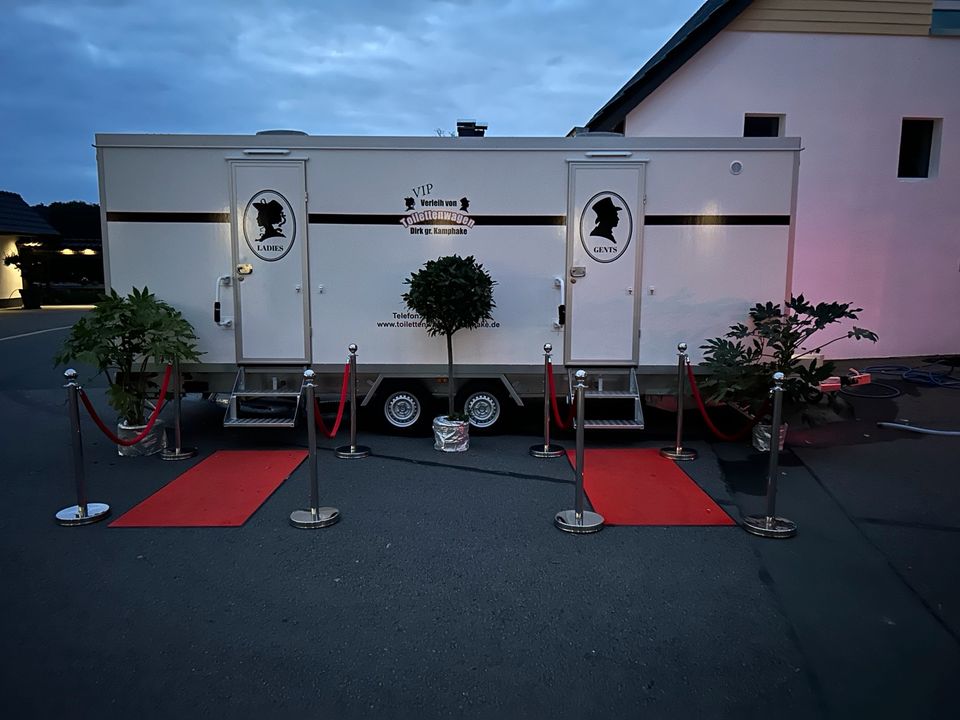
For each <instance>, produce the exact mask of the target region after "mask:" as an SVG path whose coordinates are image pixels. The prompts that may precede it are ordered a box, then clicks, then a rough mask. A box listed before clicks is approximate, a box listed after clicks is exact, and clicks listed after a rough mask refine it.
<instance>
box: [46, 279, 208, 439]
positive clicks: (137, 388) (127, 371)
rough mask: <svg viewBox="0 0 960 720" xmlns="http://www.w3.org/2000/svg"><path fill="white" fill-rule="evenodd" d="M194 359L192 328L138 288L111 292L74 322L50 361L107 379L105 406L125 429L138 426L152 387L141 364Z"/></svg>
mask: <svg viewBox="0 0 960 720" xmlns="http://www.w3.org/2000/svg"><path fill="white" fill-rule="evenodd" d="M199 357H200V353H199V352H197V336H196V334H195V333H194V330H193V326H192V325H191V324H190V323H189V322H188V321H187V320H186V319H185V318H184V317H183V315H182V314H181V313H180V311H179V310H175V309H174V308H173V307H171V306H170V305H168V304H167V303H166V302H164V301H163V300H159V299H157V296H156V295H154V294H153V293H151V292H150V291H149V290H148V289H147V288H146V287H144V288H143V290H137V289H136V288H134V289H133V290H132V291H131V293H130V294H129V295H127V296H125V297H124V296H121V295H119V294H118V293H117V291H116V290H111V291H110V295H108V296H105V297H104V299H103V300H102V301H101V302H99V303H97V305H96V307H94V309H93V311H92V312H91V313H90V314H89V315H87V316H85V317H82V318H80V320H78V321H77V322H76V324H74V326H73V328H72V329H71V331H70V336H69V337H68V338H67V340H66V341H65V342H64V345H63V347H62V348H61V350H60V352H58V353H57V355H56V357H55V358H54V362H55V363H56V364H57V365H61V364H64V363H67V362H70V361H71V360H79V361H81V362H85V363H88V364H90V365H93V366H95V367H96V368H97V370H98V371H99V372H102V373H104V374H105V375H106V376H107V381H108V382H109V385H110V387H109V390H108V391H107V399H108V401H109V402H110V406H111V407H112V408H113V409H114V410H116V411H117V413H119V415H120V417H121V418H122V419H123V420H124V421H125V422H126V423H127V424H128V425H143V424H144V405H145V402H146V400H147V399H148V397H149V396H150V394H151V392H152V391H153V388H155V387H156V384H155V383H153V382H152V380H151V375H152V374H151V373H147V371H146V368H147V364H148V363H150V362H154V363H159V364H165V363H169V362H173V360H174V359H179V360H187V361H193V360H198V359H199ZM111 372H112V375H111Z"/></svg>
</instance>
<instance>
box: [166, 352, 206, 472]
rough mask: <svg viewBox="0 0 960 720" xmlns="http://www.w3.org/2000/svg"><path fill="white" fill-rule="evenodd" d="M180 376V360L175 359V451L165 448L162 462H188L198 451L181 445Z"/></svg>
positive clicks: (181, 390)
mask: <svg viewBox="0 0 960 720" xmlns="http://www.w3.org/2000/svg"><path fill="white" fill-rule="evenodd" d="M181 383H182V378H181V376H180V358H178V357H175V358H174V359H173V444H174V447H173V449H170V448H164V449H163V451H162V452H161V453H160V459H161V460H187V459H189V458H192V457H196V455H197V449H196V448H194V447H189V448H185V447H183V445H182V444H181V440H182V436H181V432H180V417H181V416H180V396H181V395H183V387H182V385H181Z"/></svg>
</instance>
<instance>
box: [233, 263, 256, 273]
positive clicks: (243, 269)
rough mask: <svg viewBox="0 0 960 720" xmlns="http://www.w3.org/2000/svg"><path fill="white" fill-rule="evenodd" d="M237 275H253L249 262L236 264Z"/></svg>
mask: <svg viewBox="0 0 960 720" xmlns="http://www.w3.org/2000/svg"><path fill="white" fill-rule="evenodd" d="M237 275H240V276H244V275H253V265H251V264H250V263H243V264H241V265H237Z"/></svg>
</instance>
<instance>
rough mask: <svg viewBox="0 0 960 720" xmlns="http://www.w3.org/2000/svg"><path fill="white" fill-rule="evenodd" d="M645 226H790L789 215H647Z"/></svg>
mask: <svg viewBox="0 0 960 720" xmlns="http://www.w3.org/2000/svg"><path fill="white" fill-rule="evenodd" d="M643 221H644V225H789V224H790V216H789V215H647V216H646V217H644V219H643Z"/></svg>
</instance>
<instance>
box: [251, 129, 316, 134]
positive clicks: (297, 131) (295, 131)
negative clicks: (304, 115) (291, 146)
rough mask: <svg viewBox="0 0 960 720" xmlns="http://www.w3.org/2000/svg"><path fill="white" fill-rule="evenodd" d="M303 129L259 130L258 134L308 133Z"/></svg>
mask: <svg viewBox="0 0 960 720" xmlns="http://www.w3.org/2000/svg"><path fill="white" fill-rule="evenodd" d="M306 134H307V133H305V132H304V131H303V130H258V131H257V135H306Z"/></svg>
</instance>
